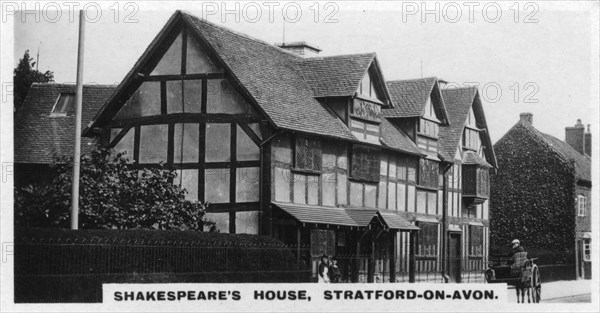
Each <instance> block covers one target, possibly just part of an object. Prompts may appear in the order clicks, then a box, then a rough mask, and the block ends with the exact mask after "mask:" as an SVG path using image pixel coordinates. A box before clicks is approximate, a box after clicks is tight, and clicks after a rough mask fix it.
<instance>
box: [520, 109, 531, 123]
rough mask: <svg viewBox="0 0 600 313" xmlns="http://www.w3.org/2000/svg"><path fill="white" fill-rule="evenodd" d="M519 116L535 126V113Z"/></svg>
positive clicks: (525, 113) (524, 113)
mask: <svg viewBox="0 0 600 313" xmlns="http://www.w3.org/2000/svg"><path fill="white" fill-rule="evenodd" d="M519 116H520V118H521V120H522V121H525V122H527V123H529V124H531V125H533V113H529V112H523V113H521V114H520V115H519Z"/></svg>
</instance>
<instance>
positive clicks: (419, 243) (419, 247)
mask: <svg viewBox="0 0 600 313" xmlns="http://www.w3.org/2000/svg"><path fill="white" fill-rule="evenodd" d="M417 226H418V227H419V228H420V229H421V230H420V231H419V232H418V234H417V245H416V246H417V251H416V253H415V255H416V256H418V257H421V258H437V257H438V251H439V237H440V229H439V224H438V223H428V222H417ZM427 228H430V229H429V230H428V231H432V229H434V228H435V236H434V237H433V239H431V242H426V243H425V242H424V241H425V238H426V237H425V235H424V234H423V233H422V232H423V230H424V229H427ZM432 242H433V244H431V243H432ZM424 243H425V244H426V245H427V246H433V248H432V249H431V248H428V249H424V248H423V245H424ZM424 250H426V251H425V252H428V253H425V254H424V253H423V252H424ZM431 251H434V253H433V254H431V253H430V252H431Z"/></svg>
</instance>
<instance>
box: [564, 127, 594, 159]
mask: <svg viewBox="0 0 600 313" xmlns="http://www.w3.org/2000/svg"><path fill="white" fill-rule="evenodd" d="M586 137H587V136H586V134H585V126H584V125H583V124H582V123H581V119H577V124H575V126H573V127H565V142H566V143H568V144H569V145H570V146H571V147H573V149H575V150H576V151H577V152H579V153H581V154H586V153H587V152H589V151H588V149H589V150H591V149H590V148H591V142H590V144H586V141H587V140H586ZM589 137H590V141H591V136H589ZM586 146H587V147H586Z"/></svg>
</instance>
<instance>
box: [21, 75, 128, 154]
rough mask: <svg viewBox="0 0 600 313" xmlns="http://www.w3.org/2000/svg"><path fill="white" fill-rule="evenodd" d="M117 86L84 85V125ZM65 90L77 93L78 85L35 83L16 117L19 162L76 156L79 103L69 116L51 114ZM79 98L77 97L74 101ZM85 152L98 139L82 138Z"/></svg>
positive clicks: (72, 107) (70, 111)
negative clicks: (76, 122)
mask: <svg viewBox="0 0 600 313" xmlns="http://www.w3.org/2000/svg"><path fill="white" fill-rule="evenodd" d="M115 88H116V86H106V85H85V86H84V88H83V111H82V123H81V124H82V128H83V127H85V125H86V124H87V123H88V122H89V121H90V120H91V119H92V118H93V116H94V114H95V113H96V112H97V111H98V110H99V109H100V107H102V105H103V104H104V102H106V100H107V99H108V98H109V97H110V95H111V94H112V93H113V91H114V90H115ZM61 93H71V94H74V93H75V85H72V84H56V83H34V84H33V85H32V86H31V88H30V89H29V92H28V93H27V97H26V98H25V101H24V103H23V106H21V107H20V108H19V109H18V110H17V112H15V116H14V145H15V146H14V152H15V154H14V161H15V163H38V164H49V163H51V162H52V161H53V160H54V158H55V157H60V156H68V157H70V156H72V155H73V137H74V133H75V130H74V128H75V118H74V115H75V106H74V105H73V106H71V107H69V108H68V110H67V116H66V117H64V116H52V117H51V116H50V113H51V112H52V108H53V107H54V104H55V103H56V101H57V99H58V97H59V95H60V94H61ZM74 103H75V100H73V104H74ZM81 144H82V153H85V152H86V151H88V149H90V148H92V147H94V140H93V139H91V138H86V137H83V138H82V139H81Z"/></svg>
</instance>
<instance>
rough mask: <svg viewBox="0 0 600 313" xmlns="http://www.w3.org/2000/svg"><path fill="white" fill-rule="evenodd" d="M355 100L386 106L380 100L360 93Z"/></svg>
mask: <svg viewBox="0 0 600 313" xmlns="http://www.w3.org/2000/svg"><path fill="white" fill-rule="evenodd" d="M355 98H357V99H360V100H364V101H368V102H372V103H375V104H379V105H384V103H383V102H381V101H380V100H379V99H377V98H373V97H371V96H367V95H363V94H360V93H358V92H357V93H356V96H355Z"/></svg>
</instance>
